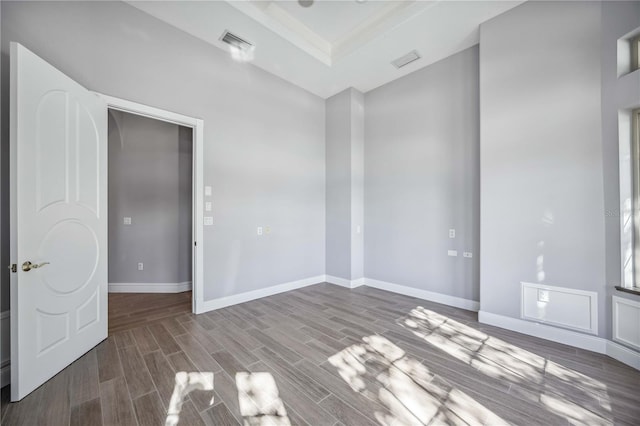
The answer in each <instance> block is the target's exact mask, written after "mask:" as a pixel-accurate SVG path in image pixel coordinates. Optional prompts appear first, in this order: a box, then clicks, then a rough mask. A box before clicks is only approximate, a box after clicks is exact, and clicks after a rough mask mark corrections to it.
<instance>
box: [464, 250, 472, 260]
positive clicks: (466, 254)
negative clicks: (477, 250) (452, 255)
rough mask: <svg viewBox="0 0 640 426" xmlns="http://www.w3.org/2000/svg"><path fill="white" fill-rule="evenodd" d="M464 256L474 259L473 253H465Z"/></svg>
mask: <svg viewBox="0 0 640 426" xmlns="http://www.w3.org/2000/svg"><path fill="white" fill-rule="evenodd" d="M462 256H463V257H466V258H469V259H470V258H472V257H473V253H471V252H470V251H465V252H464V253H462Z"/></svg>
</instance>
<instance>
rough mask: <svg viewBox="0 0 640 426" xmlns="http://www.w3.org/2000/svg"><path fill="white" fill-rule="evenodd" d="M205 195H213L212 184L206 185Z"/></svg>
mask: <svg viewBox="0 0 640 426" xmlns="http://www.w3.org/2000/svg"><path fill="white" fill-rule="evenodd" d="M204 195H205V196H206V197H211V187H210V186H205V187H204Z"/></svg>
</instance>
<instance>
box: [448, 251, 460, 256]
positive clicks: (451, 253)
mask: <svg viewBox="0 0 640 426" xmlns="http://www.w3.org/2000/svg"><path fill="white" fill-rule="evenodd" d="M447 254H448V255H449V256H457V255H458V251H457V250H448V251H447Z"/></svg>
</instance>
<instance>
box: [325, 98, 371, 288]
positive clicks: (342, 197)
mask: <svg viewBox="0 0 640 426" xmlns="http://www.w3.org/2000/svg"><path fill="white" fill-rule="evenodd" d="M325 134H326V168H327V174H326V180H327V184H326V185H327V192H326V209H327V219H326V220H327V228H326V232H327V242H326V246H327V275H331V276H334V277H338V278H343V279H346V280H357V279H359V278H362V277H364V275H363V274H364V268H363V265H364V241H363V232H362V225H363V222H364V218H363V209H364V203H363V192H364V182H363V181H364V95H363V94H362V93H361V92H359V91H357V90H356V89H353V88H350V89H347V90H344V91H342V92H340V93H338V94H337V95H334V96H332V97H330V98H329V99H327V101H326V130H325Z"/></svg>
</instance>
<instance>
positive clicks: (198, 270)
mask: <svg viewBox="0 0 640 426" xmlns="http://www.w3.org/2000/svg"><path fill="white" fill-rule="evenodd" d="M96 95H97V96H100V97H101V98H102V99H104V101H105V102H106V103H107V108H110V109H115V110H118V111H123V112H128V113H130V114H135V115H140V116H143V117H147V118H153V119H155V120H160V121H166V122H168V123H173V124H178V125H180V126H185V127H190V128H192V129H193V185H192V191H193V192H192V194H193V195H192V203H193V229H192V241H193V244H194V247H193V261H192V262H193V264H192V277H193V286H192V289H193V295H192V302H191V310H192V311H193V312H204V311H205V310H206V309H204V308H203V307H202V304H203V303H204V120H202V119H199V118H195V117H189V116H186V115H182V114H178V113H175V112H171V111H166V110H163V109H159V108H154V107H151V106H149V105H144V104H139V103H137V102H132V101H129V100H126V99H121V98H116V97H113V96H109V95H105V94H101V93H96ZM182 291H185V290H182Z"/></svg>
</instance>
